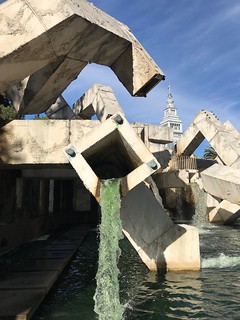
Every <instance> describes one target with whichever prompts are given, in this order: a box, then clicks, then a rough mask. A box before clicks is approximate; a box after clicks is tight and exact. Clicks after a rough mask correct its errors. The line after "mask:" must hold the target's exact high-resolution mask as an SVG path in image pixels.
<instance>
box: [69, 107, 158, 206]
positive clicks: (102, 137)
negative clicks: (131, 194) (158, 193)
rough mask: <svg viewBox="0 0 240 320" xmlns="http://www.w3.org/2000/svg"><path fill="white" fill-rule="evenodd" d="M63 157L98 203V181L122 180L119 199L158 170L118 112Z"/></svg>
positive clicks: (141, 142) (154, 159)
mask: <svg viewBox="0 0 240 320" xmlns="http://www.w3.org/2000/svg"><path fill="white" fill-rule="evenodd" d="M65 154H66V156H67V158H68V160H69V162H70V163H71V165H72V166H73V168H74V169H75V170H76V172H77V174H78V175H79V177H80V178H81V180H82V181H83V183H84V185H85V187H86V188H87V189H88V190H89V191H90V192H91V193H92V194H93V195H94V197H95V198H96V199H97V200H98V201H99V200H100V194H99V186H100V183H99V180H100V179H107V178H122V180H121V191H122V195H124V194H126V193H127V192H128V191H129V190H131V189H132V188H134V187H135V186H136V185H137V184H139V183H140V182H142V181H144V180H145V179H146V178H147V177H149V176H150V175H151V174H153V173H154V172H155V171H156V170H158V169H159V168H160V165H159V163H158V161H157V160H156V158H155V157H154V156H153V155H152V153H151V152H150V151H149V150H148V149H147V147H146V146H145V145H144V143H143V141H142V140H141V139H140V138H139V137H138V135H137V134H136V133H135V131H134V130H133V128H132V127H131V125H130V124H129V123H128V121H127V119H126V118H125V117H124V115H123V114H122V113H121V112H118V113H116V114H114V115H113V116H111V117H110V118H109V119H108V120H106V121H105V122H103V123H101V124H99V125H98V126H96V127H95V128H93V129H92V130H91V131H90V132H88V133H87V134H85V135H84V139H82V140H81V141H80V142H79V144H78V147H77V149H75V148H74V146H69V148H68V149H66V151H65Z"/></svg>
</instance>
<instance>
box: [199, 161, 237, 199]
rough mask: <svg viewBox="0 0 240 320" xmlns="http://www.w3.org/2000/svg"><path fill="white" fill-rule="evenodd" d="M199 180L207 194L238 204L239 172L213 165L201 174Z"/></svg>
mask: <svg viewBox="0 0 240 320" xmlns="http://www.w3.org/2000/svg"><path fill="white" fill-rule="evenodd" d="M201 178H202V181H203V188H204V190H205V191H206V192H207V193H210V194H211V195H213V196H215V197H218V198H221V199H224V200H228V201H230V202H232V203H235V204H240V192H239V191H240V170H238V169H234V168H231V167H228V166H224V165H220V164H214V165H213V166H211V167H209V168H208V169H206V170H204V171H203V172H201Z"/></svg>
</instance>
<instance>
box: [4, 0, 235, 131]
mask: <svg viewBox="0 0 240 320" xmlns="http://www.w3.org/2000/svg"><path fill="white" fill-rule="evenodd" d="M0 2H3V1H1V0H0ZM91 2H92V3H93V4H94V5H95V6H97V7H98V8H100V9H102V10H103V11H105V12H106V13H108V14H110V15H111V16H113V17H114V18H116V19H118V20H119V21H121V22H124V23H125V24H127V25H128V26H129V28H130V29H131V30H132V32H133V34H134V35H135V36H136V37H137V39H138V40H139V41H140V43H141V44H142V45H143V47H144V48H145V49H146V50H147V51H148V53H149V54H150V55H151V56H152V58H153V59H154V60H155V62H156V63H157V64H158V66H159V67H160V68H161V69H162V70H163V71H164V73H165V74H166V80H165V81H164V82H160V84H158V85H157V86H156V87H155V88H154V89H153V90H152V91H151V92H150V93H149V94H148V96H147V98H133V97H131V96H130V94H129V93H128V92H127V91H126V89H125V88H124V87H123V85H122V84H121V83H120V82H119V81H118V80H117V78H116V76H115V75H114V73H113V72H112V71H111V70H110V69H109V68H107V67H102V66H98V65H94V64H93V65H89V66H88V67H86V68H85V69H84V70H83V71H82V73H81V74H80V75H79V77H78V79H77V80H75V81H74V82H73V83H72V84H71V85H70V87H69V88H68V89H67V90H66V91H65V93H64V97H65V98H66V100H67V101H68V103H69V104H70V105H71V104H72V103H73V102H74V101H75V100H76V99H78V98H79V97H80V96H81V95H82V94H83V93H84V92H85V91H86V90H87V89H89V88H90V87H91V85H92V84H93V83H101V84H106V85H110V86H111V87H112V88H113V90H114V92H115V95H116V96H117V99H118V101H119V103H120V105H121V106H122V108H123V110H124V112H125V114H126V116H127V118H128V120H129V122H133V121H141V122H149V123H154V124H158V123H159V122H160V121H161V119H162V117H163V110H164V108H165V105H166V97H167V93H168V88H167V87H168V83H171V90H172V94H173V97H174V101H175V105H176V107H177V109H178V114H179V116H180V117H181V119H182V121H183V128H184V129H186V128H187V127H188V125H189V124H190V123H191V122H192V120H193V118H194V117H195V115H196V114H197V113H198V111H200V110H201V109H207V110H209V111H213V112H214V113H215V114H216V115H217V116H218V118H219V119H220V120H221V121H225V120H229V121H230V122H231V123H232V124H233V125H234V126H235V127H236V128H237V129H238V130H240V121H239V119H240V63H239V57H240V1H239V0H147V1H146V0H131V1H130V0H114V1H110V0H93V1H91Z"/></svg>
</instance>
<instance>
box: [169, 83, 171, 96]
mask: <svg viewBox="0 0 240 320" xmlns="http://www.w3.org/2000/svg"><path fill="white" fill-rule="evenodd" d="M168 93H169V94H170V93H171V86H170V83H169V84H168Z"/></svg>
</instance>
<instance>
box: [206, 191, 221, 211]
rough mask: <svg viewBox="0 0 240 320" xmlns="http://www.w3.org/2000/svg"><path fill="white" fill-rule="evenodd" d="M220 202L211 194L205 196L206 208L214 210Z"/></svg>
mask: <svg viewBox="0 0 240 320" xmlns="http://www.w3.org/2000/svg"><path fill="white" fill-rule="evenodd" d="M220 202H221V199H220V198H217V197H214V196H212V195H211V194H209V193H208V194H207V208H215V207H217V206H218V205H219V203H220Z"/></svg>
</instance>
